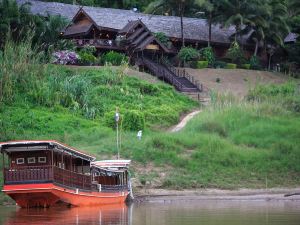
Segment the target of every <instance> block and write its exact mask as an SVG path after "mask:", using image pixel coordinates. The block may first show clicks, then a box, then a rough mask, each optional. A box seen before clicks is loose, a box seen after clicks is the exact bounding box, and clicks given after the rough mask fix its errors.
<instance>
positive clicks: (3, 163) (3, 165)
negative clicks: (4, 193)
mask: <svg viewBox="0 0 300 225" xmlns="http://www.w3.org/2000/svg"><path fill="white" fill-rule="evenodd" d="M2 167H3V168H2V169H3V181H4V184H5V161H4V152H3V151H2Z"/></svg>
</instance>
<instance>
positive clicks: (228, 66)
mask: <svg viewBox="0 0 300 225" xmlns="http://www.w3.org/2000/svg"><path fill="white" fill-rule="evenodd" d="M225 69H236V64H233V63H227V65H226V67H225Z"/></svg>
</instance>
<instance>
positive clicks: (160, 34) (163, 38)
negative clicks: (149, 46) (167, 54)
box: [154, 32, 170, 46]
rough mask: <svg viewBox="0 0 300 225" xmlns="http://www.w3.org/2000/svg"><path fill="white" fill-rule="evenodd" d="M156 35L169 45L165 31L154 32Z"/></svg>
mask: <svg viewBox="0 0 300 225" xmlns="http://www.w3.org/2000/svg"><path fill="white" fill-rule="evenodd" d="M154 36H155V37H156V38H157V39H158V40H159V41H160V42H161V43H162V44H164V45H166V46H168V45H169V42H170V40H169V38H168V36H167V35H166V34H165V33H163V32H157V33H154Z"/></svg>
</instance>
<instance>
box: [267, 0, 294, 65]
mask: <svg viewBox="0 0 300 225" xmlns="http://www.w3.org/2000/svg"><path fill="white" fill-rule="evenodd" d="M268 4H269V7H270V9H271V14H270V15H269V17H268V18H267V23H268V27H267V28H266V29H265V40H264V42H265V48H266V51H267V53H268V54H269V62H268V68H269V70H270V69H271V61H272V56H273V55H274V53H275V50H276V49H277V48H278V47H279V46H283V44H284V43H283V42H284V38H285V37H286V35H287V34H288V33H289V32H290V29H289V26H288V24H287V22H286V21H287V6H286V5H285V4H284V3H283V1H281V0H269V1H268Z"/></svg>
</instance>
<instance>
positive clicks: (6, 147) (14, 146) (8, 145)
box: [0, 140, 96, 161]
mask: <svg viewBox="0 0 300 225" xmlns="http://www.w3.org/2000/svg"><path fill="white" fill-rule="evenodd" d="M42 145H50V146H54V147H55V148H56V149H57V150H59V151H63V152H66V153H69V154H72V155H74V156H76V157H79V158H82V159H84V160H88V161H94V160H95V159H96V158H95V157H94V156H91V155H89V154H87V153H84V152H82V151H79V150H77V149H75V148H72V147H69V146H68V145H66V144H63V143H60V142H58V141H56V140H18V141H8V142H0V150H1V152H2V151H6V152H11V151H16V150H18V148H20V147H25V148H23V149H22V150H23V151H24V150H27V151H30V150H31V149H34V146H36V147H38V146H42Z"/></svg>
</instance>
